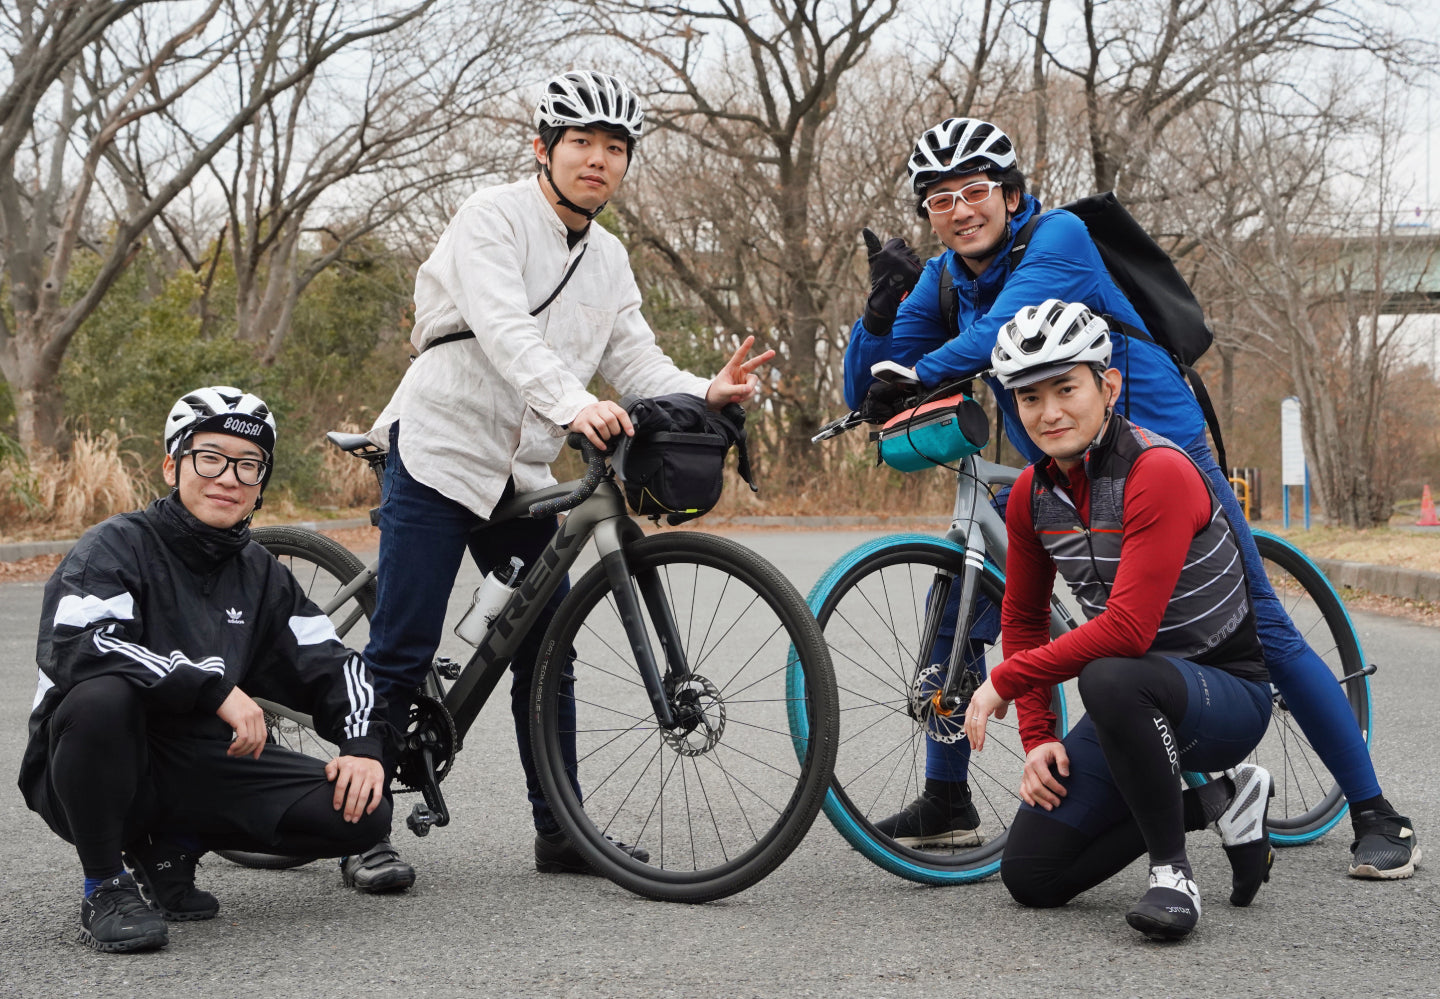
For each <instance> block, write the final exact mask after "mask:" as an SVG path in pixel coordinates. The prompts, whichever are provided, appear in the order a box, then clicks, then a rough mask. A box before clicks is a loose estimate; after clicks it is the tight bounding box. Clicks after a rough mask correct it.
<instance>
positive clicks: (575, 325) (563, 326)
mask: <svg viewBox="0 0 1440 999" xmlns="http://www.w3.org/2000/svg"><path fill="white" fill-rule="evenodd" d="M551 308H552V309H553V308H555V306H553V305H552V306H551ZM614 325H615V313H614V312H613V311H611V310H609V309H597V308H594V307H592V306H589V305H580V304H578V303H577V304H574V305H566V306H565V307H564V308H563V309H562V310H561V311H559V312H557V313H556V314H555V315H553V316H551V317H550V321H549V322H548V323H547V324H546V327H545V342H546V343H547V344H549V346H550V348H551V349H552V350H554V351H555V352H556V353H557V354H559V355H560V357H561V359H562V360H564V362H565V366H566V367H567V368H569V370H570V371H571V372H572V373H573V374H574V375H575V377H576V378H578V379H580V381H581V382H582V383H588V382H589V381H590V379H591V378H592V377H593V376H594V374H595V371H596V370H597V369H598V368H599V367H600V358H601V357H602V356H604V354H605V347H606V345H607V344H608V343H609V342H610V331H611V329H612V328H613V327H614Z"/></svg>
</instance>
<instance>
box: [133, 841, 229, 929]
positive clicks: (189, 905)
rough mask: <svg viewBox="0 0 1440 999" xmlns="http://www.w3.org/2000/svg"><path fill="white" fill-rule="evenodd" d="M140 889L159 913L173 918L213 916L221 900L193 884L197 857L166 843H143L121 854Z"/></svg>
mask: <svg viewBox="0 0 1440 999" xmlns="http://www.w3.org/2000/svg"><path fill="white" fill-rule="evenodd" d="M124 860H125V866H126V867H128V868H130V870H131V872H132V873H133V874H134V875H135V882H136V884H138V885H139V886H140V892H141V894H142V895H143V896H144V897H145V899H146V901H148V902H149V903H150V905H151V906H153V907H154V908H155V909H158V910H159V912H160V915H162V916H164V917H165V918H166V919H168V920H171V921H172V922H188V921H191V920H197V919H214V918H215V914H216V913H217V912H219V911H220V903H219V901H217V900H216V898H215V896H214V895H212V894H210V893H209V892H208V891H201V890H200V889H199V888H196V887H195V868H196V866H198V864H199V862H200V857H199V855H198V854H196V853H195V852H194V851H190V850H182V849H180V848H179V847H178V846H174V845H171V844H168V843H146V844H145V845H144V846H138V847H135V848H134V849H132V850H129V851H127V852H126V853H125V854H124Z"/></svg>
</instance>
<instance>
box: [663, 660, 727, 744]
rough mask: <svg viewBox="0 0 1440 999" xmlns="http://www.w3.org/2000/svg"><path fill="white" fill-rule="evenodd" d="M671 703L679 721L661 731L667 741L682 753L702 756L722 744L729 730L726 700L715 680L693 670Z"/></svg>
mask: <svg viewBox="0 0 1440 999" xmlns="http://www.w3.org/2000/svg"><path fill="white" fill-rule="evenodd" d="M670 703H671V706H672V707H673V708H674V711H675V720H676V721H677V722H679V724H678V725H676V727H675V728H674V729H671V730H669V731H663V730H662V731H661V733H660V737H661V738H662V739H664V740H665V743H666V745H668V746H669V747H670V748H671V749H673V750H675V752H677V753H679V754H680V755H681V756H699V755H701V754H702V753H708V752H709V751H710V750H712V749H714V748H715V747H716V746H718V745H719V744H720V739H721V737H722V736H723V735H724V734H725V702H724V700H722V699H721V697H720V689H719V688H718V687H716V686H715V684H713V683H711V682H710V681H709V680H708V679H706V678H705V677H703V676H699V675H698V674H692V675H691V676H690V678H689V679H687V680H685V681H684V682H683V683H681V684H680V685H679V687H677V688H676V690H675V693H674V694H672V695H671V698H670Z"/></svg>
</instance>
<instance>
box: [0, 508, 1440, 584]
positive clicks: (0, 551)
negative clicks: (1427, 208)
mask: <svg viewBox="0 0 1440 999" xmlns="http://www.w3.org/2000/svg"><path fill="white" fill-rule="evenodd" d="M707 523H708V524H709V525H710V526H713V527H807V528H816V527H873V528H875V529H877V530H881V531H884V530H905V529H918V528H932V529H933V528H943V527H944V526H945V525H946V524H948V523H949V519H948V518H942V517H874V516H870V517H711V518H709V520H708V521H707ZM277 526H278V525H277ZM288 526H292V527H307V528H310V529H311V530H346V529H348V528H352V527H369V526H370V518H368V517H350V518H347V519H345V520H323V521H315V520H302V521H299V522H297V523H295V524H291V525H288ZM74 545H75V540H74V539H71V540H66V541H20V542H13V543H8V544H0V562H13V561H17V560H19V559H22V558H32V557H33V556H36V555H63V554H65V553H66V552H68V551H69V550H70V549H71V548H72V547H74ZM1311 561H1312V562H1314V563H1315V565H1316V566H1318V567H1319V569H1320V571H1321V572H1323V573H1325V575H1326V576H1327V577H1328V578H1329V580H1330V582H1331V583H1332V584H1334V585H1335V586H1336V587H1337V588H1342V589H1343V588H1347V587H1348V588H1350V589H1355V590H1365V591H1367V592H1369V593H1378V594H1380V595H1382V596H1387V597H1396V598H1398V599H1401V600H1421V601H1425V602H1427V603H1440V572H1424V571H1422V570H1420V569H1403V568H1400V567H1398V566H1389V565H1370V564H1368V563H1365V562H1342V561H1340V560H1339V559H1333V558H1316V559H1311Z"/></svg>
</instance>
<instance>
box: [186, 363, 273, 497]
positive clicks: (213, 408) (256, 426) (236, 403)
mask: <svg viewBox="0 0 1440 999" xmlns="http://www.w3.org/2000/svg"><path fill="white" fill-rule="evenodd" d="M275 431H276V428H275V414H273V413H271V412H270V407H269V406H267V405H265V403H264V401H263V400H262V399H260V398H259V397H257V396H253V395H251V394H250V393H249V392H242V391H241V390H240V389H237V388H231V387H230V386H229V385H211V386H210V387H209V388H199V389H196V390H195V391H193V392H187V393H185V394H184V395H183V396H181V397H180V399H179V401H177V402H176V403H175V405H174V406H171V407H170V415H169V416H167V417H166V418H165V451H166V453H167V454H169V455H171V456H172V457H174V456H175V455H176V454H177V453H178V452H179V451H180V450H181V449H182V447H183V446H184V445H185V444H186V443H187V442H189V440H190V439H191V438H192V437H194V436H195V435H196V434H199V433H207V432H210V433H220V434H234V435H235V436H237V437H244V438H246V439H248V440H251V441H254V442H255V444H256V445H257V446H259V448H260V449H261V450H262V451H264V452H265V457H266V458H267V459H268V458H272V457H274V454H275ZM269 478H270V475H269V472H268V471H267V472H266V475H265V479H266V481H267V482H268V481H269Z"/></svg>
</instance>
